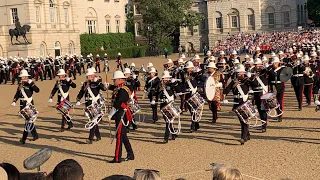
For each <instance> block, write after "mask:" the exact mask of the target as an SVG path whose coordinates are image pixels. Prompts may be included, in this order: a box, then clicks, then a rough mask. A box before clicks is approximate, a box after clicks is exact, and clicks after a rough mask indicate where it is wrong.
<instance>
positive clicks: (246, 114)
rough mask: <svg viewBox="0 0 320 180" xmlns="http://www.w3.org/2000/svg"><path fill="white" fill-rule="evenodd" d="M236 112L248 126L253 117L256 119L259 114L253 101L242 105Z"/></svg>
mask: <svg viewBox="0 0 320 180" xmlns="http://www.w3.org/2000/svg"><path fill="white" fill-rule="evenodd" d="M235 112H236V113H237V115H238V116H239V117H240V118H241V120H242V121H243V122H244V123H246V124H249V120H250V119H251V118H253V117H256V114H257V110H256V109H255V108H254V106H253V105H252V103H251V101H247V102H245V103H243V104H242V105H240V106H238V107H237V108H236V110H235Z"/></svg>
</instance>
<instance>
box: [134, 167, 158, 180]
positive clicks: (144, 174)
mask: <svg viewBox="0 0 320 180" xmlns="http://www.w3.org/2000/svg"><path fill="white" fill-rule="evenodd" d="M133 178H134V179H136V180H161V178H160V174H159V172H156V171H153V170H150V169H141V170H138V171H136V172H135V173H134V176H133Z"/></svg>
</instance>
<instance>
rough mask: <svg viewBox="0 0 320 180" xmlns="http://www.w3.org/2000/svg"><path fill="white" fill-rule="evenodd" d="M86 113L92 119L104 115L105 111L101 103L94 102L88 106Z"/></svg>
mask: <svg viewBox="0 0 320 180" xmlns="http://www.w3.org/2000/svg"><path fill="white" fill-rule="evenodd" d="M84 114H85V115H86V116H87V117H88V119H90V120H92V119H95V118H97V117H99V116H103V114H104V113H103V110H102V106H101V104H99V103H97V102H95V103H94V102H93V103H92V104H91V105H90V106H88V107H86V109H85V110H84Z"/></svg>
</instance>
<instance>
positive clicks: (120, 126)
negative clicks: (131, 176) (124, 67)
mask: <svg viewBox="0 0 320 180" xmlns="http://www.w3.org/2000/svg"><path fill="white" fill-rule="evenodd" d="M124 79H126V77H125V76H124V75H123V73H122V72H121V71H116V72H114V73H113V82H114V85H111V86H109V89H110V90H113V93H112V99H113V105H112V109H111V110H110V112H109V115H108V119H113V120H115V124H116V137H115V138H116V141H117V142H116V150H115V155H114V159H113V160H112V161H109V163H121V161H128V160H134V154H133V150H132V147H131V144H130V142H129V139H128V136H127V131H126V126H128V125H129V121H131V120H132V114H131V112H130V110H129V109H128V106H127V103H128V101H129V96H130V89H129V88H128V87H127V86H125V81H124ZM122 143H123V144H124V147H125V148H126V151H127V157H126V158H125V159H121V156H122Z"/></svg>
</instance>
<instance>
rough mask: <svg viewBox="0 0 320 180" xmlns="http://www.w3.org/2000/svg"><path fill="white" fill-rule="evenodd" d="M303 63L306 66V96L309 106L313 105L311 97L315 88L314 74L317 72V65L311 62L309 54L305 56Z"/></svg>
mask: <svg viewBox="0 0 320 180" xmlns="http://www.w3.org/2000/svg"><path fill="white" fill-rule="evenodd" d="M302 60H303V65H304V67H305V71H304V91H303V93H304V96H305V97H306V100H307V104H308V106H310V105H311V98H312V90H313V83H314V74H315V71H316V70H315V66H314V65H313V64H310V63H309V60H310V58H309V56H308V55H304V56H303V59H302Z"/></svg>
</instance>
